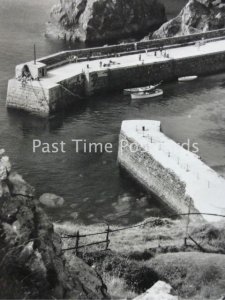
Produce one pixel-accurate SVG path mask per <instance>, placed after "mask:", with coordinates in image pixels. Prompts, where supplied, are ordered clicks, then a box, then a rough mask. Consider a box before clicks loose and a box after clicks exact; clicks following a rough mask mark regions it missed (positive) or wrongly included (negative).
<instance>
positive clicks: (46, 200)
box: [39, 193, 64, 207]
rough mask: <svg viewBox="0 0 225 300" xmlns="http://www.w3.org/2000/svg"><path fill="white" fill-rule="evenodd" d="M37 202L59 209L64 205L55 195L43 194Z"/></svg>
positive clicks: (60, 198)
mask: <svg viewBox="0 0 225 300" xmlns="http://www.w3.org/2000/svg"><path fill="white" fill-rule="evenodd" d="M39 201H40V202H41V203H42V204H43V205H45V206H47V207H61V206H63V204H64V199H63V198H62V197H60V196H57V195H55V194H50V193H45V194H43V195H42V196H41V197H40V198H39Z"/></svg>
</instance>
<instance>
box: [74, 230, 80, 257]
mask: <svg viewBox="0 0 225 300" xmlns="http://www.w3.org/2000/svg"><path fill="white" fill-rule="evenodd" d="M79 239H80V233H79V231H77V236H76V246H75V251H76V252H75V253H76V256H77V255H78V249H79Z"/></svg>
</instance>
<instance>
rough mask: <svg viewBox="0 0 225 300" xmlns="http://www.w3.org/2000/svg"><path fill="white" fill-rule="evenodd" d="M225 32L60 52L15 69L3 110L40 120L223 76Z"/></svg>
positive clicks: (219, 31)
mask: <svg viewBox="0 0 225 300" xmlns="http://www.w3.org/2000/svg"><path fill="white" fill-rule="evenodd" d="M224 36H225V29H220V30H215V31H209V32H206V33H201V34H193V35H187V36H182V37H174V38H165V39H158V40H147V41H141V42H137V43H124V44H119V45H113V46H105V47H98V48H89V49H80V50H71V51H63V52H60V53H57V54H53V55H50V56H47V57H43V58H40V59H38V60H36V59H34V61H30V62H27V63H24V64H21V65H18V66H16V70H15V78H13V79H10V80H9V83H8V91H7V100H6V103H7V106H8V107H13V108H18V109H22V110H26V111H32V112H37V113H41V114H47V115H48V114H50V113H51V112H54V111H56V110H58V109H60V108H61V107H65V106H68V105H71V104H73V103H75V102H78V101H83V99H84V98H85V97H88V96H91V95H93V94H97V93H107V92H112V91H119V90H122V89H124V88H129V87H135V86H143V85H147V84H149V83H157V82H159V81H161V80H163V81H171V80H176V79H177V78H178V77H181V76H188V75H206V74H212V73H216V72H222V71H224V70H225V38H224Z"/></svg>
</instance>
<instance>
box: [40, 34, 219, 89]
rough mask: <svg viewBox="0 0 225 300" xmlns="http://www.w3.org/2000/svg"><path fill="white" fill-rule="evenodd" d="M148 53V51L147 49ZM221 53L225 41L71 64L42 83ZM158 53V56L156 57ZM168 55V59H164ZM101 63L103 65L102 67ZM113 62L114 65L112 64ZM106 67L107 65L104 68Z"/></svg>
mask: <svg viewBox="0 0 225 300" xmlns="http://www.w3.org/2000/svg"><path fill="white" fill-rule="evenodd" d="M200 43H201V42H200ZM146 50H147V51H148V49H146ZM220 51H225V39H224V40H215V41H213V40H210V41H207V40H205V41H204V44H203V45H201V46H198V44H196V45H190V46H184V47H180V46H179V47H177V48H169V49H166V50H163V51H162V53H161V52H160V51H159V50H158V51H151V52H150V51H149V52H147V53H142V54H132V55H126V56H121V57H113V58H104V59H101V60H99V59H96V60H91V61H84V62H77V63H69V64H67V65H64V66H61V67H58V68H54V69H52V70H50V71H48V75H47V77H44V78H42V83H43V85H44V86H45V87H48V85H50V86H52V84H54V83H59V82H61V81H64V80H67V79H68V78H70V77H74V76H77V75H79V74H82V73H84V72H87V73H88V72H93V71H96V72H99V71H104V70H110V69H112V70H113V69H120V68H129V67H134V66H142V65H143V64H145V65H150V64H153V63H156V62H162V61H168V60H173V59H180V58H187V57H192V56H195V57H196V56H200V55H203V54H212V53H217V52H220ZM155 53H156V56H155ZM164 54H167V56H168V57H164ZM100 62H101V65H100ZM110 62H112V63H110ZM104 65H106V66H105V67H104Z"/></svg>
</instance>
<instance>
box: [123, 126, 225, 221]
mask: <svg viewBox="0 0 225 300" xmlns="http://www.w3.org/2000/svg"><path fill="white" fill-rule="evenodd" d="M118 162H119V164H120V166H121V167H122V168H123V169H125V170H126V171H127V172H128V173H129V174H130V175H131V176H132V177H133V178H135V179H136V180H137V181H138V182H139V183H140V184H141V185H142V186H144V187H145V189H146V190H147V191H149V192H153V193H154V194H156V195H157V196H158V198H160V199H161V201H162V202H163V203H165V204H166V205H167V206H169V207H170V208H171V209H172V210H174V211H176V212H177V213H178V214H187V213H188V212H190V213H192V214H193V213H194V214H195V217H196V216H197V217H198V218H199V217H200V216H201V217H200V218H202V217H203V218H204V219H205V220H206V221H209V222H218V221H220V220H223V217H224V209H225V203H224V195H225V179H224V178H223V177H221V176H220V175H219V174H217V173H216V172H215V171H214V170H213V169H211V168H210V167H208V166H207V165H206V164H205V163H204V162H203V161H202V160H201V159H200V158H199V156H198V155H197V154H196V153H192V152H191V151H189V150H186V149H184V148H183V147H182V146H180V145H179V144H177V143H176V142H175V141H173V140H172V139H170V138H169V137H167V136H166V135H165V134H164V133H163V132H162V131H161V123H160V121H154V120H129V121H128V120H126V121H123V122H122V126H121V131H120V137H119V151H118ZM196 213H198V215H196Z"/></svg>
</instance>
